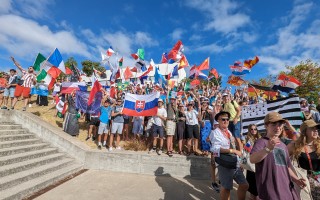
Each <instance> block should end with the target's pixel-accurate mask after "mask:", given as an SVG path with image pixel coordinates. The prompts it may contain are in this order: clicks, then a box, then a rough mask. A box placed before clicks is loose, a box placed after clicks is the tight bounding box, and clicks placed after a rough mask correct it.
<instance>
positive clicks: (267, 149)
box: [264, 147, 272, 153]
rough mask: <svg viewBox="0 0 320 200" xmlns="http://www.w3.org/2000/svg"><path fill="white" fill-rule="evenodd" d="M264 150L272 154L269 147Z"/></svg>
mask: <svg viewBox="0 0 320 200" xmlns="http://www.w3.org/2000/svg"><path fill="white" fill-rule="evenodd" d="M264 150H266V152H268V153H270V152H271V151H272V150H271V149H269V148H268V147H265V148H264Z"/></svg>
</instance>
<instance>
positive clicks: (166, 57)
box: [161, 53, 168, 63]
mask: <svg viewBox="0 0 320 200" xmlns="http://www.w3.org/2000/svg"><path fill="white" fill-rule="evenodd" d="M161 63H168V54H167V53H163V54H162V57H161Z"/></svg>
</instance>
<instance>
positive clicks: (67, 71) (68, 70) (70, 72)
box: [66, 67, 73, 75]
mask: <svg viewBox="0 0 320 200" xmlns="http://www.w3.org/2000/svg"><path fill="white" fill-rule="evenodd" d="M72 73H73V72H72V70H71V69H70V68H69V67H66V74H67V75H71V74H72Z"/></svg>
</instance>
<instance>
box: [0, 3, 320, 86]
mask: <svg viewBox="0 0 320 200" xmlns="http://www.w3.org/2000/svg"><path fill="white" fill-rule="evenodd" d="M319 10H320V1H316V0H314V1H310V0H295V1H292V0H281V1H278V0H277V1H276V0H269V1H254V0H243V1H240V0H238V1H235V0H187V1H184V0H170V1H165V0H162V1H159V0H152V1H150V0H135V1H128V0H127V1H125V0H117V1H115V0H114V1H108V0H106V1H102V0H90V1H87V0H82V1H74V0H68V1H66V0H37V1H34V0H1V4H0V27H1V28H0V44H1V45H0V70H1V71H2V70H8V69H10V68H12V67H13V64H12V62H11V60H10V59H9V57H10V55H13V56H14V57H16V59H17V60H18V61H19V62H20V63H21V64H22V66H23V67H27V66H29V65H32V64H33V61H34V59H35V57H36V55H37V53H38V52H41V53H42V54H44V55H45V56H48V55H49V54H50V52H51V51H53V50H54V48H55V47H57V48H58V49H59V50H60V52H61V53H62V56H63V58H64V60H66V59H67V58H68V57H71V56H73V57H74V58H75V59H76V60H77V61H78V64H79V67H80V68H81V64H80V62H81V61H83V60H86V59H89V60H93V61H100V60H101V58H100V52H101V51H102V52H105V51H106V49H107V48H108V47H109V46H110V45H111V46H112V47H113V48H114V49H116V50H117V51H118V52H119V56H123V57H124V66H133V60H132V59H131V57H130V54H131V53H134V52H136V51H137V49H138V48H144V49H145V59H146V60H150V59H153V60H154V61H155V62H156V63H159V62H160V60H161V54H162V53H163V52H168V51H169V50H170V49H171V48H172V47H173V45H174V44H175V43H176V42H177V40H179V39H180V40H181V41H182V42H183V44H184V49H185V51H184V53H185V55H186V57H187V59H188V61H189V63H190V64H191V65H193V64H197V65H199V64H200V63H202V61H203V60H204V59H205V58H207V57H210V66H211V67H214V68H216V69H217V70H218V72H219V73H220V75H222V76H223V82H224V83H225V82H226V80H227V77H228V76H229V75H230V74H231V71H230V69H229V65H231V64H233V63H234V61H238V60H239V61H244V60H245V59H251V58H253V57H254V56H255V55H257V56H259V58H260V62H259V63H258V64H257V65H256V66H254V68H253V69H252V71H251V73H250V74H248V75H246V76H244V79H245V80H252V79H256V80H257V79H259V78H260V77H265V76H266V75H268V74H273V75H276V74H278V73H279V71H281V70H284V69H285V66H286V65H289V66H294V65H296V64H298V63H299V62H300V61H303V60H306V59H308V58H310V59H312V60H313V61H315V62H319V61H320V28H319V27H320V12H319Z"/></svg>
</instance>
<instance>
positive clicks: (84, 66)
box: [81, 60, 106, 76]
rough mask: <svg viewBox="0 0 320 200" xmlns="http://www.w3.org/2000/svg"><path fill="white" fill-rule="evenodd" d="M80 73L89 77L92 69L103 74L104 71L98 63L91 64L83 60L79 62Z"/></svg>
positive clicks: (91, 62)
mask: <svg viewBox="0 0 320 200" xmlns="http://www.w3.org/2000/svg"><path fill="white" fill-rule="evenodd" d="M81 65H82V71H83V72H84V73H86V74H87V76H91V75H92V73H93V69H95V70H98V71H100V72H105V71H106V69H105V68H104V67H103V66H101V64H100V63H99V62H93V61H91V60H84V61H82V62H81Z"/></svg>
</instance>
